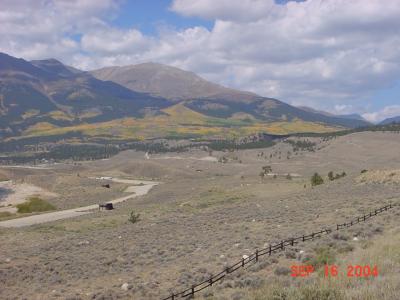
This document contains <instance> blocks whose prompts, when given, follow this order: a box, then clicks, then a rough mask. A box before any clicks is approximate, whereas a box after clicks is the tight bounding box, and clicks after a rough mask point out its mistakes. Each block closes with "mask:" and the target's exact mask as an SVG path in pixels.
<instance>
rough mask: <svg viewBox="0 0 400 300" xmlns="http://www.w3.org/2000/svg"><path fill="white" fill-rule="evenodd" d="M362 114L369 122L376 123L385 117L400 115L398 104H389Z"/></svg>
mask: <svg viewBox="0 0 400 300" xmlns="http://www.w3.org/2000/svg"><path fill="white" fill-rule="evenodd" d="M362 116H363V117H364V118H365V119H366V120H368V121H370V122H374V123H377V122H380V121H383V120H384V119H387V118H393V117H397V116H400V105H389V106H386V107H384V108H383V109H382V110H380V111H377V112H372V113H365V114H363V115H362Z"/></svg>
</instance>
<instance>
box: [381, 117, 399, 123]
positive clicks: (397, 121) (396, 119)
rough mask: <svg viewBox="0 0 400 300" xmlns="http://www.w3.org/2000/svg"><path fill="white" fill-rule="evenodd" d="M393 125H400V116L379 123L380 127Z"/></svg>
mask: <svg viewBox="0 0 400 300" xmlns="http://www.w3.org/2000/svg"><path fill="white" fill-rule="evenodd" d="M393 123H400V116H397V117H392V118H387V119H385V120H383V121H382V122H380V123H379V125H389V124H393Z"/></svg>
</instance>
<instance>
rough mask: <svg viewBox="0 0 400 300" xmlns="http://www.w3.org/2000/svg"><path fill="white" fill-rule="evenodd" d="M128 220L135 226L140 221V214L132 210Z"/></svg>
mask: <svg viewBox="0 0 400 300" xmlns="http://www.w3.org/2000/svg"><path fill="white" fill-rule="evenodd" d="M128 220H129V222H131V223H132V224H135V223H136V222H139V221H140V214H135V212H134V211H133V210H132V211H131V214H130V215H129V219H128Z"/></svg>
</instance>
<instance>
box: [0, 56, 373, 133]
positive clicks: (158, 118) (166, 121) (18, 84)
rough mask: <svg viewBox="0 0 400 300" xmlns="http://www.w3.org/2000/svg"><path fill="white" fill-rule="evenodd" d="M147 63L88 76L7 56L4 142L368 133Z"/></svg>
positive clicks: (355, 122)
mask: <svg viewBox="0 0 400 300" xmlns="http://www.w3.org/2000/svg"><path fill="white" fill-rule="evenodd" d="M368 124H369V123H368V122H366V121H365V120H363V119H360V118H357V117H346V116H335V115H327V114H323V113H320V112H317V111H312V110H310V109H302V108H297V107H294V106H291V105H289V104H286V103H284V102H282V101H279V100H277V99H272V98H266V97H261V96H259V95H256V94H254V93H250V92H243V91H238V90H235V89H230V88H226V87H223V86H221V85H218V84H215V83H211V82H208V81H206V80H205V79H203V78H201V77H199V76H197V75H196V74H194V73H192V72H188V71H183V70H180V69H177V68H174V67H170V66H166V65H162V64H156V63H144V64H139V65H133V66H124V67H107V68H102V69H99V70H94V71H91V72H85V71H81V70H78V69H76V68H73V67H70V66H66V65H64V64H63V63H61V62H60V61H58V60H55V59H46V60H34V61H26V60H24V59H21V58H15V57H12V56H10V55H7V54H4V53H0V137H1V138H3V139H10V138H18V139H21V138H26V137H32V136H57V135H62V134H65V133H68V132H79V133H81V134H83V135H85V136H88V137H91V138H95V137H103V138H107V137H109V138H111V137H112V138H121V139H127V138H134V139H142V138H154V137H169V136H171V137H174V136H180V135H185V136H199V137H200V136H216V137H218V136H219V137H221V136H222V137H223V136H226V134H229V135H238V134H247V133H255V132H257V131H264V132H269V133H277V134H286V133H291V132H304V131H314V132H315V131H318V132H319V131H331V130H337V129H340V128H343V127H345V128H354V127H359V126H366V125H368Z"/></svg>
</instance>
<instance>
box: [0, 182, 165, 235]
mask: <svg viewBox="0 0 400 300" xmlns="http://www.w3.org/2000/svg"><path fill="white" fill-rule="evenodd" d="M110 180H111V181H114V182H119V183H127V184H132V185H131V186H129V187H128V188H127V189H126V190H125V192H129V193H130V194H129V195H127V196H124V197H120V198H117V199H114V200H110V201H108V203H112V204H116V203H120V202H123V201H126V200H128V199H131V198H135V197H139V196H143V195H146V194H147V193H148V192H149V191H150V190H151V188H152V187H153V186H156V185H158V184H159V182H157V181H145V180H131V179H120V178H112V179H110ZM98 208H99V205H98V204H93V205H89V206H82V207H77V208H73V209H66V210H60V211H54V212H48V213H43V214H39V215H33V216H29V217H21V218H16V219H11V220H7V221H2V222H0V227H9V228H11V227H24V226H31V225H36V224H42V223H47V222H52V221H57V220H63V219H68V218H73V217H78V216H82V215H86V214H90V213H93V212H94V211H95V210H97V209H98Z"/></svg>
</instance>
